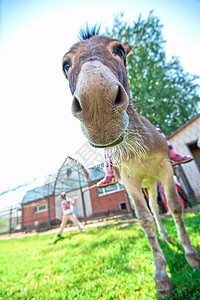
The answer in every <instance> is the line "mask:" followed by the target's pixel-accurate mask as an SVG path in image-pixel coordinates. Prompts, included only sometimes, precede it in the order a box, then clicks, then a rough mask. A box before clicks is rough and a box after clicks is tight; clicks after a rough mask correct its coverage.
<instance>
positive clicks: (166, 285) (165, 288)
mask: <svg viewBox="0 0 200 300" xmlns="http://www.w3.org/2000/svg"><path fill="white" fill-rule="evenodd" d="M155 283H156V290H157V293H158V296H159V297H160V298H162V299H165V297H166V296H167V297H170V296H171V291H172V287H171V283H170V279H169V277H166V278H161V279H155Z"/></svg>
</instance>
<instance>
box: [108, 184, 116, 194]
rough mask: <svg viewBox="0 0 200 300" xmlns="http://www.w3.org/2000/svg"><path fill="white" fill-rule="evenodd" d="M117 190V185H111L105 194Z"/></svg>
mask: <svg viewBox="0 0 200 300" xmlns="http://www.w3.org/2000/svg"><path fill="white" fill-rule="evenodd" d="M116 190H117V184H115V185H109V186H107V187H106V188H105V192H106V193H109V192H112V191H116Z"/></svg>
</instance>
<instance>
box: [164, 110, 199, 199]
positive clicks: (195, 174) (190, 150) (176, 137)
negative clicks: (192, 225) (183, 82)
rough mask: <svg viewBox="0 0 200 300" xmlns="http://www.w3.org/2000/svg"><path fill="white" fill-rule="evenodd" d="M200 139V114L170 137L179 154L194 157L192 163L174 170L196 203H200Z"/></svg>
mask: <svg viewBox="0 0 200 300" xmlns="http://www.w3.org/2000/svg"><path fill="white" fill-rule="evenodd" d="M199 137H200V114H199V115H197V116H196V117H194V118H193V119H192V120H190V121H189V122H187V123H186V124H185V125H183V126H182V127H180V128H179V129H178V130H177V131H175V132H174V133H173V134H172V135H171V136H169V137H168V140H169V141H170V143H171V144H172V145H173V147H174V149H175V150H176V152H177V153H180V154H187V155H192V156H193V157H194V160H193V161H192V162H190V163H187V164H182V165H179V166H177V167H176V168H174V169H175V173H176V174H177V176H178V177H179V181H180V183H181V185H182V187H183V188H184V189H185V191H186V193H187V194H188V196H189V198H193V199H194V200H196V201H200V148H199V147H198V146H197V141H198V139H199Z"/></svg>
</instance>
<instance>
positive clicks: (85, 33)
mask: <svg viewBox="0 0 200 300" xmlns="http://www.w3.org/2000/svg"><path fill="white" fill-rule="evenodd" d="M100 27H101V25H99V26H98V27H97V24H96V25H94V26H93V27H91V28H89V26H88V24H86V28H81V29H80V31H79V39H80V40H88V39H90V38H91V37H93V36H95V35H98V34H99V31H100Z"/></svg>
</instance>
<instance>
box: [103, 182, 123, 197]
mask: <svg viewBox="0 0 200 300" xmlns="http://www.w3.org/2000/svg"><path fill="white" fill-rule="evenodd" d="M123 189H124V187H123V185H122V184H120V183H117V184H115V185H109V186H107V187H105V188H101V189H98V195H99V196H104V195H107V194H111V193H116V192H119V191H121V190H123Z"/></svg>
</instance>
